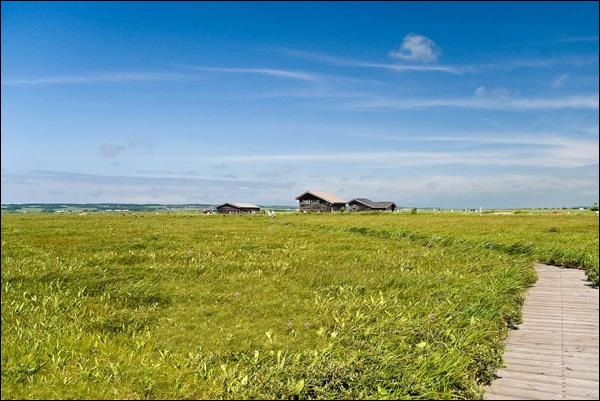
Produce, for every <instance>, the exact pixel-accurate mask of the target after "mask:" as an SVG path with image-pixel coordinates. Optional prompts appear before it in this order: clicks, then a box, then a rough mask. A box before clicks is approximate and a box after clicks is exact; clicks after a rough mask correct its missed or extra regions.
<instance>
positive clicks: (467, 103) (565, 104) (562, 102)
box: [338, 91, 598, 111]
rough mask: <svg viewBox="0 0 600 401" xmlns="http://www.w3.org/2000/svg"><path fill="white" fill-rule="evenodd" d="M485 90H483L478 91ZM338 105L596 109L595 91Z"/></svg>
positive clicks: (356, 107)
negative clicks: (579, 94)
mask: <svg viewBox="0 0 600 401" xmlns="http://www.w3.org/2000/svg"><path fill="white" fill-rule="evenodd" d="M480 92H484V93H485V91H480ZM338 107H339V108H340V109H345V110H360V111H391V110H412V109H428V108H438V107H448V108H464V109H481V110H504V111H528V110H557V109H589V110H597V109H598V95H591V96H590V95H582V96H567V97H561V98H517V97H509V96H507V95H502V96H494V97H485V96H476V97H462V98H435V99H400V98H393V97H374V96H365V97H364V98H362V99H359V100H355V101H350V102H347V103H340V104H339V106H338Z"/></svg>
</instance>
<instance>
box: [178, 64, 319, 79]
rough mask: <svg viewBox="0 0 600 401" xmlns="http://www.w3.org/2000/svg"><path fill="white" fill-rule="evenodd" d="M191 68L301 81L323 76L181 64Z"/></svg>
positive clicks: (290, 71) (309, 73) (274, 69)
mask: <svg viewBox="0 0 600 401" xmlns="http://www.w3.org/2000/svg"><path fill="white" fill-rule="evenodd" d="M181 67H183V68H187V69H190V70H197V71H209V72H220V73H229V74H257V75H268V76H271V77H277V78H287V79H296V80H300V81H311V82H314V81H319V80H321V79H322V78H323V77H322V76H321V75H319V74H314V73H311V72H305V71H294V70H284V69H276V68H237V67H207V66H193V65H184V66H181Z"/></svg>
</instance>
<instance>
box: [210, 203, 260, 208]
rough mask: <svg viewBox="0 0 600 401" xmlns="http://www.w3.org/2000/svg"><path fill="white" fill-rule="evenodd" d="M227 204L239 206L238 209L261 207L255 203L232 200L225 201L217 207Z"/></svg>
mask: <svg viewBox="0 0 600 401" xmlns="http://www.w3.org/2000/svg"><path fill="white" fill-rule="evenodd" d="M225 205H230V206H233V207H237V208H238V209H260V207H258V206H256V205H255V204H253V203H232V202H227V203H223V204H222V205H220V206H217V207H223V206H225Z"/></svg>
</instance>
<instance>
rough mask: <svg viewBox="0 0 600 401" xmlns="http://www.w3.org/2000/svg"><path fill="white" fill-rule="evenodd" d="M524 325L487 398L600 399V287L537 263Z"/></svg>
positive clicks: (510, 339) (568, 271) (512, 340)
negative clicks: (535, 279)
mask: <svg viewBox="0 0 600 401" xmlns="http://www.w3.org/2000/svg"><path fill="white" fill-rule="evenodd" d="M535 267H536V270H537V272H538V281H537V282H536V283H535V285H534V286H533V287H532V288H530V289H529V290H528V291H527V294H526V297H525V303H524V305H523V323H522V324H521V325H520V326H519V327H518V329H517V330H513V331H511V333H510V334H509V336H508V340H507V343H506V352H505V354H504V360H505V364H506V368H504V369H501V370H499V371H498V372H497V376H498V379H496V380H494V382H493V383H492V384H491V385H490V386H489V387H487V388H486V395H485V399H487V400H527V399H531V400H542V399H553V400H571V399H577V400H597V399H598V395H599V394H598V289H595V288H592V287H590V286H589V283H587V282H586V279H585V274H584V272H583V271H581V270H576V269H560V268H558V267H556V266H548V265H543V264H536V266H535Z"/></svg>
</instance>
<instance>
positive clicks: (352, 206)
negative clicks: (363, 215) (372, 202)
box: [348, 202, 373, 212]
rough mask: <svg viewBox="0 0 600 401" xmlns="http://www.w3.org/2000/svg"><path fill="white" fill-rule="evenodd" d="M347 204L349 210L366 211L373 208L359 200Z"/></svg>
mask: <svg viewBox="0 0 600 401" xmlns="http://www.w3.org/2000/svg"><path fill="white" fill-rule="evenodd" d="M348 206H350V211H351V212H368V211H370V210H373V209H371V208H370V207H368V206H366V205H363V204H362V203H359V202H351V203H349V204H348Z"/></svg>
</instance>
